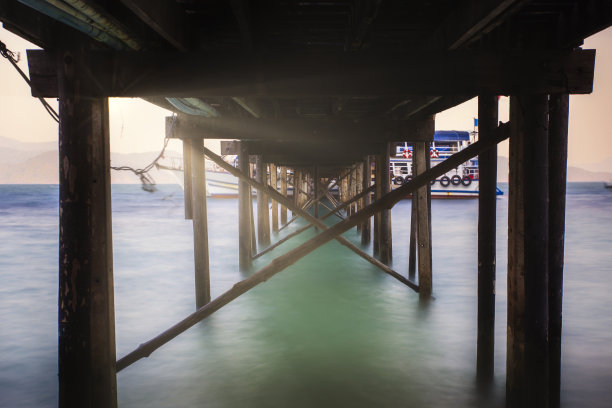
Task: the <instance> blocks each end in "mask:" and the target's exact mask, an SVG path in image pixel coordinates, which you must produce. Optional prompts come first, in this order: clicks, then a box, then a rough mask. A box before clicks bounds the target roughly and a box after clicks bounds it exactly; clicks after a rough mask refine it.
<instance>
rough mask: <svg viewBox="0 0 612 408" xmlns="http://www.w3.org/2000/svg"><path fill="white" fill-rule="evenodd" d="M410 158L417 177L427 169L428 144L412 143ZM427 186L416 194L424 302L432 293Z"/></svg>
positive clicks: (419, 259) (420, 272) (420, 279)
mask: <svg viewBox="0 0 612 408" xmlns="http://www.w3.org/2000/svg"><path fill="white" fill-rule="evenodd" d="M412 157H413V159H412V160H413V166H414V171H415V173H416V174H417V175H418V174H421V173H424V172H425V171H426V169H427V158H428V157H429V144H428V143H425V142H416V143H414V149H413V155H412ZM413 177H414V176H413ZM428 186H429V184H428V185H426V186H423V187H420V188H419V189H418V190H417V192H416V197H417V198H416V201H417V206H416V211H417V241H418V245H417V247H418V271H419V295H420V297H421V299H425V300H426V299H428V298H430V297H431V292H432V258H431V219H430V215H429V208H430V207H429V206H430V199H431V194H430V193H429V190H428Z"/></svg>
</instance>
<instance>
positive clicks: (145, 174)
mask: <svg viewBox="0 0 612 408" xmlns="http://www.w3.org/2000/svg"><path fill="white" fill-rule="evenodd" d="M175 121H176V114H174V115H172V122H171V123H170V131H169V132H168V134H171V133H172V128H173V127H174V122H175ZM169 141H170V139H169V138H168V136H167V135H166V137H165V138H164V147H163V148H162V150H161V152H159V154H158V155H157V157H156V158H155V159H154V160H153V161H152V162H151V163H149V164H148V165H147V166H145V167H144V168H142V169H135V168H133V167H130V166H119V167H113V166H111V169H113V170H118V171H131V172H132V173H134V174H135V175H137V176H138V177H139V178H140V182H141V183H142V189H143V190H144V191H148V192H149V193H152V192H154V191H156V190H157V189H156V188H155V179H153V176H151V175H150V174H149V172H150V171H151V169H153V167H155V166H156V165H157V162H158V161H159V159H161V158H163V157H164V153H165V152H166V147H168V142H169Z"/></svg>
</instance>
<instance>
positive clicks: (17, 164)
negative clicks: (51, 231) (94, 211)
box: [0, 136, 180, 184]
mask: <svg viewBox="0 0 612 408" xmlns="http://www.w3.org/2000/svg"><path fill="white" fill-rule="evenodd" d="M158 154H159V152H146V153H132V154H122V153H111V165H112V166H117V167H118V166H130V167H133V168H143V167H145V166H146V165H148V164H149V163H151V162H152V161H153V160H154V159H155V158H156V157H157V155H158ZM167 154H168V155H170V156H180V155H179V154H178V153H175V152H167ZM58 163H59V155H58V151H57V143H55V142H42V143H24V142H20V141H18V140H14V139H10V138H7V137H2V136H0V184H58V183H59V164H58ZM150 174H151V176H152V177H153V179H154V180H155V181H156V182H157V183H160V184H173V183H176V182H177V181H176V178H175V177H174V176H173V175H172V174H171V173H169V172H167V171H160V170H157V169H153V170H151V172H150ZM111 182H112V183H116V184H139V183H140V179H139V178H138V177H137V176H136V175H134V174H133V173H132V172H130V171H116V170H111Z"/></svg>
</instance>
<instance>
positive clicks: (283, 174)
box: [280, 166, 287, 225]
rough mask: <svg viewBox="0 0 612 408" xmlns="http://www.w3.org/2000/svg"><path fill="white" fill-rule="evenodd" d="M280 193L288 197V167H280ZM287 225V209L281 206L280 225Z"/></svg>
mask: <svg viewBox="0 0 612 408" xmlns="http://www.w3.org/2000/svg"><path fill="white" fill-rule="evenodd" d="M280 193H281V194H282V195H283V196H285V197H287V167H285V166H281V167H280ZM286 223H287V207H285V206H284V205H282V204H281V207H280V224H281V225H285V224H286Z"/></svg>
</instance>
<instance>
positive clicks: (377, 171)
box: [372, 154, 382, 257]
mask: <svg viewBox="0 0 612 408" xmlns="http://www.w3.org/2000/svg"><path fill="white" fill-rule="evenodd" d="M374 163H375V164H374V180H375V184H376V191H375V193H374V201H375V202H376V201H378V200H380V197H381V196H382V174H381V173H382V170H381V169H382V155H381V154H376V155H375V156H374ZM380 223H381V213H380V212H378V213H376V215H374V242H373V245H372V250H373V253H374V256H375V257H378V255H380Z"/></svg>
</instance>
